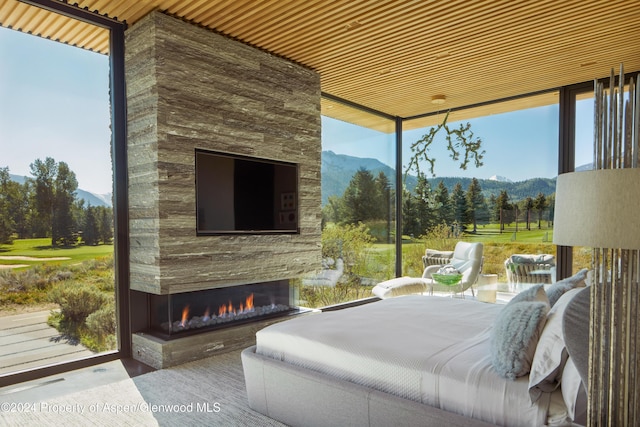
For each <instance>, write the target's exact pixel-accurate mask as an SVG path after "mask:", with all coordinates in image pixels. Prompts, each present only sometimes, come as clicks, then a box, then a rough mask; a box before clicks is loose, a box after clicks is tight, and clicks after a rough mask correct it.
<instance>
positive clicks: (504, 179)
mask: <svg viewBox="0 0 640 427" xmlns="http://www.w3.org/2000/svg"><path fill="white" fill-rule="evenodd" d="M489 180H490V181H498V182H513V181H511V180H510V179H509V178H506V177H504V176H500V175H493V176H492V177H491V178H489Z"/></svg>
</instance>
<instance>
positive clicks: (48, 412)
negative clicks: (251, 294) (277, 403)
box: [0, 351, 284, 427]
mask: <svg viewBox="0 0 640 427" xmlns="http://www.w3.org/2000/svg"><path fill="white" fill-rule="evenodd" d="M0 425H11V426H33V425H46V426H48V425H64V426H83V427H84V426H274V427H280V426H284V424H282V423H279V422H277V421H275V420H273V419H271V418H268V417H266V416H264V415H262V414H260V413H258V412H255V411H253V410H251V409H250V408H249V406H248V404H247V394H246V390H245V384H244V374H243V371H242V363H241V360H240V351H233V352H229V353H225V354H221V355H217V356H213V357H210V358H207V359H203V360H199V361H196V362H191V363H187V364H184V365H181V366H177V367H175V368H168V369H162V370H159V371H155V372H150V373H147V374H144V375H140V376H137V377H134V378H130V379H125V380H122V381H118V382H114V383H111V384H107V385H103V386H99V387H94V388H91V389H89V390H85V391H82V392H77V393H71V394H67V395H65V396H62V397H58V398H56V399H52V400H46V401H42V402H33V403H9V404H7V403H1V402H0Z"/></svg>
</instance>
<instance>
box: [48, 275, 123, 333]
mask: <svg viewBox="0 0 640 427" xmlns="http://www.w3.org/2000/svg"><path fill="white" fill-rule="evenodd" d="M48 296H49V300H50V301H51V302H54V303H56V304H58V305H59V306H60V313H61V314H62V316H63V318H64V320H65V321H66V322H73V323H75V324H82V323H84V321H85V320H86V318H87V317H88V316H89V315H90V314H91V313H93V312H94V311H98V310H99V309H101V308H102V307H103V306H104V305H106V304H108V303H109V302H111V301H112V300H113V296H110V295H107V294H105V293H103V292H101V291H100V290H99V289H96V288H95V287H93V286H90V285H86V284H79V283H63V284H60V285H59V286H57V287H55V288H54V289H52V290H51V291H49V295H48Z"/></svg>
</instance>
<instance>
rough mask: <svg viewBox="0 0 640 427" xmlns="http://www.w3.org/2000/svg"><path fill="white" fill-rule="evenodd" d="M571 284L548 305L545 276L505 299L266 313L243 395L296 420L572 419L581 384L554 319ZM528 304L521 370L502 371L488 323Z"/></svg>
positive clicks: (246, 362)
mask: <svg viewBox="0 0 640 427" xmlns="http://www.w3.org/2000/svg"><path fill="white" fill-rule="evenodd" d="M574 282H576V281H575V280H574ZM554 286H555V285H554ZM561 286H563V282H559V285H558V286H556V288H558V287H561ZM574 288H575V289H574ZM531 289H534V288H531ZM579 290H580V289H579V285H577V286H573V284H572V286H566V289H563V291H562V292H561V293H562V294H563V295H557V296H556V297H554V306H553V307H551V304H550V303H549V301H548V299H547V292H548V291H549V290H548V289H547V290H545V289H544V288H543V286H542V285H539V286H537V287H535V290H531V291H528V293H527V295H523V296H522V298H520V299H522V300H523V301H515V302H514V303H513V304H511V303H510V304H509V305H507V306H510V307H511V308H507V306H505V305H495V304H486V303H482V302H477V301H473V300H465V299H455V298H443V297H437V296H422V295H409V296H403V297H398V298H391V299H385V300H381V301H377V302H374V303H370V304H366V305H362V306H358V307H352V308H348V309H344V310H337V311H330V312H322V313H318V314H313V315H309V316H305V317H300V318H297V319H293V320H289V321H285V322H282V323H279V324H275V325H271V326H269V327H267V328H265V329H262V330H260V331H258V332H257V334H256V345H255V346H253V347H250V348H248V349H246V350H244V351H243V352H242V363H243V368H244V374H245V382H246V386H247V394H248V397H249V405H250V407H251V408H253V409H254V410H257V411H259V412H261V413H263V414H265V415H267V416H270V417H272V418H274V419H277V420H279V421H282V422H284V423H285V424H288V425H300V426H311V425H319V426H322V425H325V426H326V425H367V426H372V425H381V426H382V425H452V426H456V425H457V426H471V425H479V426H481V425H504V426H541V425H571V424H572V421H573V420H574V419H576V418H577V416H579V415H580V414H582V413H583V410H584V408H583V406H584V402H582V401H581V399H580V396H582V395H583V394H584V390H583V389H582V385H581V381H580V376H579V374H578V373H577V372H576V371H575V368H574V365H573V363H572V361H571V358H570V357H569V355H568V353H567V351H566V349H565V347H564V342H563V340H562V339H561V338H562V337H561V335H562V333H561V325H562V316H563V311H564V308H565V307H566V306H567V304H568V302H569V301H570V300H571V299H572V298H573V297H574V295H575V294H576V293H577V292H578V291H579ZM542 295H544V299H545V301H546V302H545V303H543V302H540V301H541V299H542V298H541V296H542ZM516 302H520V303H521V304H516ZM525 303H526V304H527V305H525ZM543 304H546V307H547V308H544V307H542V305H543ZM533 306H535V307H538V308H540V310H538V312H539V313H542V315H543V316H544V319H543V320H537V321H536V322H537V325H536V326H535V327H529V330H530V331H532V334H533V338H532V339H533V341H534V342H533V348H529V349H528V350H527V352H528V353H529V355H528V356H527V357H529V359H530V360H529V361H528V362H527V363H528V364H529V366H528V367H525V368H524V369H525V370H526V371H527V373H528V374H527V375H517V376H514V375H509V374H508V373H507V374H506V376H505V373H504V372H502V371H500V369H496V361H495V359H496V357H497V358H500V355H501V353H500V352H498V353H497V354H496V351H495V349H493V348H492V346H495V345H496V341H499V340H498V339H497V338H496V336H497V335H496V334H497V333H496V330H499V327H498V326H497V325H498V324H499V323H500V322H502V323H504V322H506V323H504V325H507V326H506V327H507V329H513V328H512V326H508V325H511V324H513V321H512V320H513V319H510V318H507V319H502V318H503V317H505V316H506V313H507V312H508V311H509V310H511V311H513V310H512V308H513V307H515V308H518V307H519V308H522V307H533ZM516 311H517V310H516ZM542 315H541V316H542ZM516 323H517V322H516ZM504 325H503V326H504ZM558 331H560V332H558ZM558 334H560V339H559V338H558ZM503 338H504V337H503ZM507 339H508V337H507ZM558 341H561V342H558ZM529 347H531V344H529ZM540 347H544V349H542V348H540ZM503 353H504V352H503ZM538 353H539V354H538ZM536 357H537V359H536ZM567 361H569V362H567ZM525 365H526V363H525ZM513 366H515V369H516V370H520V371H522V370H523V368H522V366H521V365H518V364H515V365H513ZM565 366H569V368H567V369H565ZM563 376H564V377H566V378H565V381H564V383H566V384H567V386H566V387H564V386H563V387H559V386H558V385H559V383H560V382H561V380H562V379H563V378H562V377H563ZM534 377H535V378H534Z"/></svg>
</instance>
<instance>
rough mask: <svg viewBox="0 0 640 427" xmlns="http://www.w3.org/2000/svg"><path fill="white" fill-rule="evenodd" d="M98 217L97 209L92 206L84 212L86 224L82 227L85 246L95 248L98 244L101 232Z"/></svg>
mask: <svg viewBox="0 0 640 427" xmlns="http://www.w3.org/2000/svg"><path fill="white" fill-rule="evenodd" d="M97 216H98V213H97V209H96V208H94V207H93V206H91V205H89V206H87V209H85V211H84V224H83V227H82V241H83V242H84V244H85V245H88V246H95V245H97V244H98V240H99V238H100V231H99V227H98V219H97Z"/></svg>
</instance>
